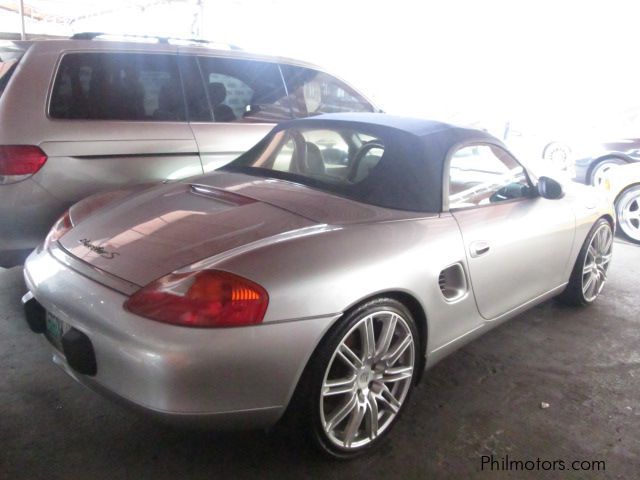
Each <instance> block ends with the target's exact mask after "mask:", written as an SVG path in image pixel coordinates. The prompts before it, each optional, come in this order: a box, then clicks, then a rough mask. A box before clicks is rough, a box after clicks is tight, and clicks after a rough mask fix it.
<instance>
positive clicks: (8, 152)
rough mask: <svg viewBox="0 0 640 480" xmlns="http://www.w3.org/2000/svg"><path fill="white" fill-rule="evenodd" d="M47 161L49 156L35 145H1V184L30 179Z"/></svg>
mask: <svg viewBox="0 0 640 480" xmlns="http://www.w3.org/2000/svg"><path fill="white" fill-rule="evenodd" d="M46 161H47V155H46V154H45V153H44V152H43V151H42V150H40V148H39V147H36V146H34V145H0V184H3V183H15V182H19V181H21V180H24V179H25V178H28V177H30V176H31V175H33V174H34V173H36V172H37V171H38V170H40V169H41V168H42V166H43V165H44V163H45V162H46Z"/></svg>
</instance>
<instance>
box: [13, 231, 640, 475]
mask: <svg viewBox="0 0 640 480" xmlns="http://www.w3.org/2000/svg"><path fill="white" fill-rule="evenodd" d="M639 274H640V248H639V247H636V246H632V245H629V244H624V243H616V245H615V253H614V260H613V264H612V267H611V271H610V279H609V282H608V284H607V286H606V287H605V291H604V292H603V295H602V297H601V298H600V299H599V300H598V302H597V304H595V305H593V306H592V307H590V308H587V309H575V308H568V307H564V306H560V305H558V304H557V303H555V302H553V301H551V302H547V303H545V304H543V305H540V306H539V307H537V308H535V309H533V310H531V311H530V312H528V313H525V314H523V315H520V316H519V317H518V318H516V319H513V320H512V321H511V322H509V323H507V324H504V325H502V326H501V327H499V328H497V329H496V330H494V331H492V332H490V333H488V334H487V335H485V336H484V337H483V338H481V339H480V340H477V341H475V342H474V343H472V344H470V345H469V346H467V347H466V348H464V349H462V350H460V351H459V352H457V353H456V354H454V355H452V356H451V357H449V358H448V359H446V360H444V361H443V362H442V363H440V364H439V365H437V366H436V367H435V368H434V369H433V370H431V371H430V372H429V373H428V375H427V376H426V378H425V380H424V381H423V383H422V384H421V385H420V386H419V387H418V388H417V390H416V392H415V393H414V395H413V397H412V399H411V402H410V405H408V408H407V411H406V412H405V415H404V418H403V419H402V421H401V422H399V424H398V425H397V426H396V428H395V430H394V431H393V433H392V436H391V438H390V442H388V445H386V447H385V448H384V449H383V450H382V451H380V452H379V453H377V454H376V455H374V456H370V457H366V458H362V459H358V460H356V461H353V462H349V463H340V462H339V463H336V462H329V461H325V460H323V459H320V458H318V457H316V456H314V455H313V454H311V453H310V452H308V451H307V450H305V449H302V448H300V447H298V446H295V445H291V444H290V443H288V442H287V441H286V440H285V439H284V438H283V436H282V435H277V434H276V435H274V434H271V435H267V434H265V433H263V432H245V433H232V434H216V433H207V432H193V431H188V430H179V429H173V428H169V427H166V426H163V425H159V424H157V423H154V422H153V421H152V420H150V419H147V418H142V417H139V416H137V415H136V414H133V413H130V412H129V411H127V410H124V409H122V408H121V407H119V406H116V405H114V404H112V403H110V402H109V401H107V400H104V399H103V398H101V397H99V396H97V395H96V394H94V393H92V392H90V391H88V390H85V389H84V388H83V387H81V386H79V385H77V384H75V383H74V382H73V381H72V380H71V379H70V378H68V377H67V376H66V375H65V374H64V373H62V371H60V370H58V368H57V367H55V366H54V365H53V364H52V363H51V362H50V356H49V352H48V348H47V346H46V344H45V341H44V340H43V339H42V338H40V337H39V336H36V335H34V334H32V333H30V332H29V330H28V328H27V326H26V324H25V323H24V321H23V318H22V313H21V306H20V295H21V293H22V290H23V288H24V287H23V285H22V281H21V272H20V270H19V269H11V270H1V269H0V372H1V373H0V479H30V480H36V479H47V480H53V479H58V478H60V479H63V478H64V479H75V478H82V479H103V478H104V479H119V478H131V479H136V480H139V479H146V478H149V479H153V480H161V479H165V478H167V479H171V480H176V479H199V478H233V479H243V478H256V477H260V478H278V479H289V478H291V479H299V478H349V479H354V478H365V476H366V477H367V478H378V477H380V478H387V479H389V478H427V477H428V478H518V479H520V478H563V479H566V478H624V479H632V478H640V402H639V397H640V347H639V345H640V307H639V302H640V293H639V288H638V287H640V280H639ZM541 402H547V403H549V404H550V406H549V408H546V409H542V408H541ZM492 454H493V455H494V456H495V457H496V458H498V459H499V458H502V457H504V456H505V455H508V456H509V458H511V459H517V460H523V461H524V460H533V461H535V460H536V459H537V458H540V459H541V460H546V461H553V460H564V461H565V462H567V465H569V462H571V461H573V460H604V461H605V462H606V470H605V471H604V472H598V473H585V472H569V471H564V472H555V473H554V472H544V471H534V472H531V473H527V474H523V473H522V472H504V471H503V472H498V473H496V472H494V473H492V474H490V473H488V472H487V471H481V469H480V467H481V457H482V455H492Z"/></svg>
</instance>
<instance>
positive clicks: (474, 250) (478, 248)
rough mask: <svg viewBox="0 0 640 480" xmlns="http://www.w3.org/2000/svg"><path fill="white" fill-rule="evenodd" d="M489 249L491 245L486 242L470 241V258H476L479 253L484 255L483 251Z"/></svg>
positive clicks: (485, 251)
mask: <svg viewBox="0 0 640 480" xmlns="http://www.w3.org/2000/svg"><path fill="white" fill-rule="evenodd" d="M490 249H491V246H490V245H489V244H488V243H487V242H485V241H482V240H479V241H477V242H472V243H471V245H469V250H470V251H471V257H472V258H477V257H479V256H481V255H484V254H485V253H487V252H489V250H490Z"/></svg>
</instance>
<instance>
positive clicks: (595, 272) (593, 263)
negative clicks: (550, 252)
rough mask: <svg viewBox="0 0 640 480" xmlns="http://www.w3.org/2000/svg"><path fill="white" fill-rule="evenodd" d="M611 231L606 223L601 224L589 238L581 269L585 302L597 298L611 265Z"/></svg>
mask: <svg viewBox="0 0 640 480" xmlns="http://www.w3.org/2000/svg"><path fill="white" fill-rule="evenodd" d="M612 247H613V231H612V230H611V226H610V225H609V224H608V223H603V224H602V225H601V226H600V227H599V228H598V229H597V230H596V231H595V232H594V234H593V236H592V237H591V242H590V243H589V248H588V249H587V254H586V255H585V258H584V265H583V267H582V294H583V295H584V298H585V300H586V301H587V302H592V301H593V300H595V298H596V297H597V296H598V294H599V293H600V291H602V287H603V286H604V283H605V281H606V280H607V270H608V268H609V264H610V263H611V249H612Z"/></svg>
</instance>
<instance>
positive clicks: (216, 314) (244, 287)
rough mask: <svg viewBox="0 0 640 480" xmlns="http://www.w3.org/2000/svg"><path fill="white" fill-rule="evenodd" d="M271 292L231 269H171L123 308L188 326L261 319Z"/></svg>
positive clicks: (238, 323) (251, 322) (240, 323)
mask: <svg viewBox="0 0 640 480" xmlns="http://www.w3.org/2000/svg"><path fill="white" fill-rule="evenodd" d="M268 304H269V296H268V295H267V292H266V290H265V289H264V288H262V287H261V286H260V285H258V284H256V283H254V282H252V281H250V280H247V279H246V278H242V277H239V276H237V275H234V274H232V273H229V272H223V271H219V270H202V271H199V272H193V273H172V274H169V275H167V276H165V277H162V278H160V279H159V280H156V281H154V282H152V283H150V284H149V285H147V286H146V287H144V288H142V289H140V290H138V291H137V292H136V293H134V294H133V295H132V296H131V297H130V298H129V300H127V301H126V302H125V304H124V308H125V309H127V310H129V311H130V312H132V313H135V314H136V315H140V316H142V317H146V318H149V319H151V320H156V321H158V322H164V323H171V324H174V325H183V326H187V327H210V328H211V327H239V326H245V325H256V324H258V323H262V320H263V318H264V314H265V312H266V310H267V305H268Z"/></svg>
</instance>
